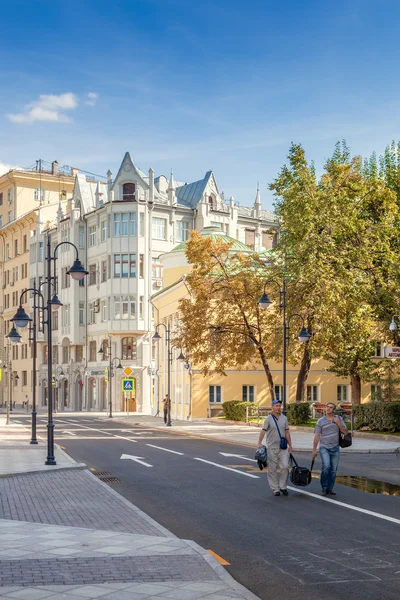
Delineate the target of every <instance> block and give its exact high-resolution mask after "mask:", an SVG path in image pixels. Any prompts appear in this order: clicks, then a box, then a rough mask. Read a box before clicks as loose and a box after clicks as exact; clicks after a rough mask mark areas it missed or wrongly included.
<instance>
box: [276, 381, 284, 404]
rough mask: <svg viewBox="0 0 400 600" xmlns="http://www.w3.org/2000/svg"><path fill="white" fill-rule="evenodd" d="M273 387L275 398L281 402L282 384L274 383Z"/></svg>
mask: <svg viewBox="0 0 400 600" xmlns="http://www.w3.org/2000/svg"><path fill="white" fill-rule="evenodd" d="M274 389H275V400H280V401H281V402H283V385H276V386H275V387H274Z"/></svg>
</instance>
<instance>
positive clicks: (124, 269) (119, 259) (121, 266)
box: [114, 254, 136, 277]
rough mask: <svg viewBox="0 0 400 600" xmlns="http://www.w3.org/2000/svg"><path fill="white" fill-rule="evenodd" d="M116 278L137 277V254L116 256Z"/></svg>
mask: <svg viewBox="0 0 400 600" xmlns="http://www.w3.org/2000/svg"><path fill="white" fill-rule="evenodd" d="M114 277H136V254H114Z"/></svg>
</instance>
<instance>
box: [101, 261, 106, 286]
mask: <svg viewBox="0 0 400 600" xmlns="http://www.w3.org/2000/svg"><path fill="white" fill-rule="evenodd" d="M105 281H107V261H106V260H103V261H102V263H101V282H102V283H104V282H105Z"/></svg>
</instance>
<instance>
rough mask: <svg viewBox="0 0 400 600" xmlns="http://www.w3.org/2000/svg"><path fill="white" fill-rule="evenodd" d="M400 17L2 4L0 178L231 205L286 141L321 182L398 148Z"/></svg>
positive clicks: (180, 3)
mask: <svg viewBox="0 0 400 600" xmlns="http://www.w3.org/2000/svg"><path fill="white" fill-rule="evenodd" d="M399 18H400V3H399V2H398V1H395V0H393V1H387V0H381V1H380V2H378V1H375V0H372V1H368V0H366V1H363V2H361V1H360V0H352V1H351V2H349V1H348V0H346V1H344V0H336V1H331V0H327V1H325V2H320V1H315V0H309V1H308V2H299V1H298V0H297V1H294V0H287V1H286V2H285V3H279V2H272V1H268V0H251V1H249V0H247V1H244V0H226V1H225V0H201V1H199V2H195V1H193V0H125V1H120V0H114V2H109V1H108V2H105V1H104V0H96V1H85V0H82V2H76V1H75V0H69V1H68V2H60V1H58V0H53V1H52V2H49V1H47V0H42V1H41V0H36V1H35V2H31V0H14V1H13V2H7V3H3V4H2V12H1V24H2V27H1V36H0V76H1V79H0V81H1V83H0V87H1V94H0V137H1V143H0V163H5V164H7V165H19V166H29V165H31V164H33V163H34V162H35V160H36V159H38V158H43V159H45V160H48V161H51V160H54V159H57V160H58V161H59V163H60V164H69V165H72V166H77V167H80V168H82V169H85V170H88V171H91V172H94V173H99V174H104V173H105V172H106V171H107V170H108V169H109V168H110V169H111V170H112V171H113V173H114V174H116V172H117V170H118V167H119V164H120V162H121V160H122V157H123V154H124V152H125V151H126V150H129V151H130V153H131V156H132V158H133V160H134V161H135V162H136V164H137V165H138V166H139V167H140V168H141V169H142V170H144V171H147V170H148V168H149V167H150V166H152V167H153V168H154V170H155V171H156V174H161V173H164V174H166V175H168V174H169V171H170V169H171V168H173V170H174V176H175V179H176V180H178V181H193V180H196V179H200V178H202V177H203V175H204V173H205V172H206V171H207V170H209V169H213V170H214V172H215V175H216V178H217V181H218V183H219V186H220V189H222V190H223V191H224V192H225V195H226V196H228V197H229V196H230V195H233V196H235V198H236V199H237V200H239V201H240V202H241V203H244V204H250V203H252V202H253V200H254V197H255V191H256V186H257V181H259V182H260V186H261V193H262V200H263V205H264V206H265V207H266V208H271V206H272V197H271V194H270V192H269V191H268V190H267V185H268V183H269V182H270V181H272V179H273V178H274V177H275V176H276V174H277V173H278V171H279V169H280V167H281V166H282V164H283V163H284V162H285V159H286V155H287V151H288V148H289V145H290V142H291V141H295V142H300V143H302V144H303V145H304V147H305V149H306V152H307V155H308V157H309V158H310V159H314V160H315V163H316V166H317V168H318V169H321V168H322V165H323V164H324V161H325V159H326V158H327V157H328V156H329V155H330V154H331V152H332V150H333V147H334V144H335V142H336V141H337V140H338V139H342V138H346V140H347V142H348V144H349V145H350V147H351V150H352V152H353V153H354V154H363V155H369V154H370V153H371V152H372V151H373V150H376V151H377V152H378V153H380V152H382V151H383V149H384V147H385V145H386V144H388V143H389V142H390V141H391V140H392V139H396V140H397V139H399V138H400V113H399V110H398V106H399V88H400V83H399V78H398V74H397V65H398V64H399V58H400V56H399V55H400V50H399V48H400V45H399V43H398V24H399Z"/></svg>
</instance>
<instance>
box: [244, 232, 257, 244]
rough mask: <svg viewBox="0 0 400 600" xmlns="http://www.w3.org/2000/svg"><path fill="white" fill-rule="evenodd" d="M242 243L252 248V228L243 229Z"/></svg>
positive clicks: (254, 235) (254, 233) (253, 242)
mask: <svg viewBox="0 0 400 600" xmlns="http://www.w3.org/2000/svg"><path fill="white" fill-rule="evenodd" d="M244 243H245V244H246V246H250V248H254V245H255V243H256V232H255V231H254V229H245V231H244Z"/></svg>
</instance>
